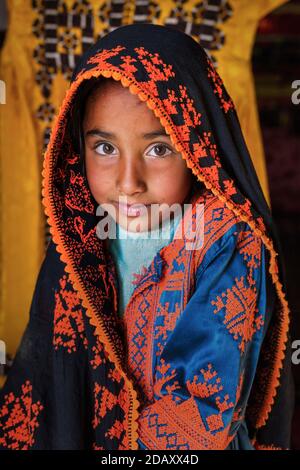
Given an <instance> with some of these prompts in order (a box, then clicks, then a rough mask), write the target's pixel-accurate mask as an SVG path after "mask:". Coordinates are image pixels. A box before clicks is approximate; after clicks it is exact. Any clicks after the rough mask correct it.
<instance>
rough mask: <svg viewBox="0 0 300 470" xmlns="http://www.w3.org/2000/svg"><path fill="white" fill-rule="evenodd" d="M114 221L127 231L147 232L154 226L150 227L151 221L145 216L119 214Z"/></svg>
mask: <svg viewBox="0 0 300 470" xmlns="http://www.w3.org/2000/svg"><path fill="white" fill-rule="evenodd" d="M116 222H117V223H118V224H119V225H120V226H121V227H122V228H123V229H124V230H126V231H127V232H134V233H140V232H147V231H149V230H153V228H154V227H151V223H150V221H149V220H148V218H147V217H126V216H120V217H117V220H116Z"/></svg>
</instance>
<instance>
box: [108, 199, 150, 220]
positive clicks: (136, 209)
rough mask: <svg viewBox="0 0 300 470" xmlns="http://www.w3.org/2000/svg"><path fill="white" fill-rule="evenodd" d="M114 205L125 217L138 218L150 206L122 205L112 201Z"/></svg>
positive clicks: (137, 204) (138, 204)
mask: <svg viewBox="0 0 300 470" xmlns="http://www.w3.org/2000/svg"><path fill="white" fill-rule="evenodd" d="M114 203H115V204H116V205H117V207H118V209H119V211H120V212H121V213H122V214H124V215H126V216H127V217H138V216H139V215H141V213H142V212H143V211H145V210H147V209H148V208H149V207H150V204H140V203H133V204H124V203H122V202H117V201H114Z"/></svg>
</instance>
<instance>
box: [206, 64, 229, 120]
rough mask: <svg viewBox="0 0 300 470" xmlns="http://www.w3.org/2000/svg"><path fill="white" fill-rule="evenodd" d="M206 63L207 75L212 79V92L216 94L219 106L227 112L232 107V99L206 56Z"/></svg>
mask: <svg viewBox="0 0 300 470" xmlns="http://www.w3.org/2000/svg"><path fill="white" fill-rule="evenodd" d="M207 63H208V77H209V78H211V79H212V82H213V85H214V92H215V93H216V95H218V97H219V100H220V103H221V107H222V108H223V109H224V111H225V113H228V111H229V110H230V109H234V104H233V101H232V99H231V98H230V97H229V96H228V95H227V93H226V91H225V88H224V85H223V82H222V79H221V77H220V75H219V74H218V72H217V71H216V69H215V68H214V66H213V63H212V61H211V60H210V59H209V57H207Z"/></svg>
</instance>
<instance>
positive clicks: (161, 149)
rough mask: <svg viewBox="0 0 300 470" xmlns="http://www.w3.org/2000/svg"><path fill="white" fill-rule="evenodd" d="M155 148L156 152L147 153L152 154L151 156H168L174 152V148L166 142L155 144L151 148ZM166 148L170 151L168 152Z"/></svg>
mask: <svg viewBox="0 0 300 470" xmlns="http://www.w3.org/2000/svg"><path fill="white" fill-rule="evenodd" d="M152 150H154V151H155V154H152V155H151V153H149V152H148V153H147V155H150V156H151V157H161V158H163V157H167V156H168V155H170V154H171V153H173V152H172V150H171V149H170V148H169V147H168V146H167V145H165V144H155V145H154V146H153V147H152V148H151V151H152ZM166 150H167V152H168V153H166Z"/></svg>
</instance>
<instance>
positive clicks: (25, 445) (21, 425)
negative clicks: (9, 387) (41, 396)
mask: <svg viewBox="0 0 300 470" xmlns="http://www.w3.org/2000/svg"><path fill="white" fill-rule="evenodd" d="M21 389H22V394H21V396H20V397H16V396H15V395H14V394H13V393H9V394H8V395H6V396H5V397H4V405H3V406H2V408H1V410H0V419H1V432H0V445H1V446H3V447H5V448H8V449H12V450H28V449H30V448H31V447H32V446H33V444H34V442H35V439H34V434H35V430H36V429H37V428H38V426H39V423H38V416H39V414H40V412H41V411H42V410H43V408H44V407H43V405H42V404H41V402H40V401H37V402H35V403H34V402H33V398H32V384H31V383H30V381H29V380H27V381H26V382H25V383H24V384H23V385H22V387H21Z"/></svg>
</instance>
